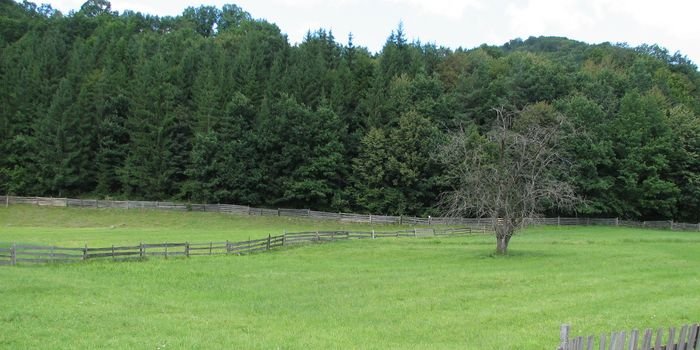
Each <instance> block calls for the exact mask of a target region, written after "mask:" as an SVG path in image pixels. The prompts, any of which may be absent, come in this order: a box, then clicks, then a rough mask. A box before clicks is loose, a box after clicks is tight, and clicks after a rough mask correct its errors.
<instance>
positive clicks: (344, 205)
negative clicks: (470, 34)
mask: <svg viewBox="0 0 700 350" xmlns="http://www.w3.org/2000/svg"><path fill="white" fill-rule="evenodd" d="M387 34H388V38H387V40H386V43H385V44H384V47H383V48H382V50H381V51H380V52H378V53H372V52H369V51H368V50H367V49H366V48H364V47H362V46H360V45H356V43H354V42H353V38H352V36H350V37H348V38H343V39H342V40H338V39H336V38H335V37H334V35H333V33H332V32H331V31H327V30H324V29H318V30H314V31H309V32H308V34H307V35H306V37H305V39H304V40H303V42H301V43H300V44H297V45H291V44H290V43H289V41H288V39H287V37H286V36H285V35H284V33H283V32H282V30H281V29H280V28H278V27H277V26H276V25H275V24H273V23H269V22H267V21H265V20H261V19H255V18H254V17H253V16H252V15H251V14H249V13H247V12H245V11H244V10H243V9H241V8H240V7H238V6H236V5H224V6H223V7H222V8H216V7H211V6H201V7H198V8H187V9H186V10H185V11H184V12H183V13H182V14H181V15H179V16H176V17H157V16H152V15H148V14H142V13H136V12H132V11H125V12H123V13H118V12H116V11H112V10H111V6H110V4H109V2H107V1H105V0H90V1H88V2H86V3H85V4H83V6H82V7H81V9H80V10H79V11H77V12H71V13H69V14H62V13H60V12H58V11H56V10H54V9H52V8H51V7H50V6H47V5H41V6H38V5H35V4H33V3H31V2H27V1H25V2H23V3H16V2H14V1H11V0H0V81H2V84H0V105H1V106H2V109H1V110H0V155H1V156H0V191H1V192H3V193H9V194H21V195H45V196H77V197H99V198H105V197H109V198H130V199H152V200H164V199H176V200H182V201H191V202H222V203H236V204H244V205H255V206H269V207H297V208H312V209H319V210H334V211H339V210H348V211H349V210H352V211H357V212H372V213H376V214H404V215H416V214H420V215H427V214H433V213H435V212H436V210H437V209H436V207H435V205H436V203H437V202H438V196H439V195H440V194H441V193H443V192H444V191H446V189H448V188H450V186H451V184H450V180H449V179H450V177H449V176H446V174H447V172H448V171H449V169H446V167H445V165H444V164H441V163H440V162H439V161H438V160H437V159H436V158H437V157H436V156H435V152H436V150H437V149H439V148H440V145H442V144H443V143H444V142H445V141H446V139H447V135H449V133H450V132H452V131H454V130H458V129H460V128H475V129H476V130H480V131H481V132H485V131H486V130H488V129H489V128H490V127H491V126H492V124H493V123H494V121H495V118H496V115H495V113H493V108H494V107H499V108H505V109H508V110H524V109H526V108H536V109H538V110H539V111H540V112H541V113H544V114H546V113H551V114H562V115H566V116H567V117H568V118H569V119H570V120H571V121H572V123H573V124H575V125H576V128H575V130H576V132H572V133H571V134H570V135H568V137H566V138H565V142H564V148H565V149H564V154H565V156H566V159H567V160H568V161H569V162H570V163H571V167H570V168H571V171H569V172H567V173H565V174H560V176H561V177H562V178H563V179H565V180H566V181H567V182H569V183H571V184H572V185H573V186H574V187H575V190H576V192H577V193H578V194H580V195H581V196H582V197H583V198H584V199H585V201H584V202H582V204H581V205H579V206H578V207H577V208H576V214H577V215H589V216H612V217H621V218H636V219H640V218H641V219H675V220H684V221H692V222H697V221H700V117H699V115H700V74H699V73H698V70H697V67H696V66H695V65H694V64H693V63H692V62H691V61H690V60H688V59H687V58H686V57H685V56H683V55H682V54H680V53H675V54H671V53H669V52H668V51H667V50H665V49H664V48H662V47H659V46H656V45H643V46H640V47H628V46H627V45H624V44H610V43H603V44H595V45H591V44H586V43H583V42H578V41H574V40H570V39H567V38H560V37H537V38H535V37H530V38H528V39H526V40H521V39H515V40H512V41H510V42H508V43H506V44H504V45H502V46H488V45H482V46H480V47H477V48H471V49H462V48H459V49H454V50H453V49H449V48H445V47H440V46H437V45H435V44H425V43H420V42H409V41H408V40H407V39H406V34H405V32H404V28H402V26H400V25H399V26H398V28H397V29H396V30H395V31H393V32H392V33H387ZM341 41H342V42H341ZM550 214H573V213H555V212H551V213H550Z"/></svg>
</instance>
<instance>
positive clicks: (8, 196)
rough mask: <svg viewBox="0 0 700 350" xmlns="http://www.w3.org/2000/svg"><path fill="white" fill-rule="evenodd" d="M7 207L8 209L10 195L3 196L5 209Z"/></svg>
mask: <svg viewBox="0 0 700 350" xmlns="http://www.w3.org/2000/svg"><path fill="white" fill-rule="evenodd" d="M9 207H10V194H9V193H6V194H5V208H9Z"/></svg>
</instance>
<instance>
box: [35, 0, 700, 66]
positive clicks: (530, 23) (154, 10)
mask: <svg viewBox="0 0 700 350" xmlns="http://www.w3.org/2000/svg"><path fill="white" fill-rule="evenodd" d="M47 1H48V2H49V3H50V4H51V5H52V6H53V7H54V8H57V9H59V10H61V11H62V12H64V13H68V11H70V10H77V9H79V8H80V5H81V4H82V3H83V2H84V0H43V1H42V0H35V2H37V3H41V2H47ZM111 3H112V9H113V10H118V11H120V12H121V11H123V10H126V9H130V10H134V11H141V12H144V13H150V14H156V15H177V14H180V13H182V11H183V9H184V8H186V7H188V6H194V7H197V6H199V5H201V4H204V5H215V6H217V7H219V8H221V6H222V5H223V4H225V3H235V4H237V5H238V6H240V7H242V8H243V9H244V10H246V11H248V12H249V13H250V14H251V15H252V16H253V17H254V18H264V19H267V20H268V21H270V22H273V23H275V24H277V25H278V26H279V27H280V29H281V30H282V32H284V33H286V34H287V35H288V37H289V40H290V42H291V43H292V44H294V43H297V42H299V41H301V40H302V38H303V36H304V34H305V33H306V32H307V30H309V29H312V30H313V29H318V28H325V29H330V30H332V31H333V34H334V35H335V38H336V40H337V41H339V42H342V43H345V42H346V41H347V36H348V33H350V32H352V33H353V36H354V44H355V45H356V46H365V47H367V48H369V49H370V50H371V51H375V52H376V51H379V50H380V49H381V47H382V46H383V44H384V42H385V41H386V38H387V37H388V36H389V34H390V33H391V31H392V30H394V29H396V27H397V25H398V23H399V22H400V21H403V23H404V28H405V32H406V34H407V36H408V38H409V40H410V39H420V40H421V41H422V42H431V43H436V44H437V45H441V46H448V47H451V48H457V47H460V46H461V47H464V48H472V47H475V46H479V45H481V44H483V43H487V44H493V45H501V44H503V43H505V42H507V41H509V40H511V39H514V38H522V39H526V38H527V37H529V36H540V35H547V36H565V37H568V38H571V39H575V40H580V41H585V42H588V43H600V42H605V41H609V42H612V43H617V42H627V43H629V44H630V45H632V46H637V45H639V44H642V43H648V44H652V43H656V44H659V45H661V46H663V47H665V48H667V49H668V50H669V52H670V53H674V52H675V51H677V50H678V51H681V53H682V54H684V55H687V56H688V57H689V58H690V59H691V60H692V61H693V62H694V63H696V64H698V63H700V40H699V39H700V21H698V18H699V16H698V14H700V1H698V0H666V1H656V0H491V1H489V0H335V1H332V0H228V1H227V0H149V1H146V0H112V1H111Z"/></svg>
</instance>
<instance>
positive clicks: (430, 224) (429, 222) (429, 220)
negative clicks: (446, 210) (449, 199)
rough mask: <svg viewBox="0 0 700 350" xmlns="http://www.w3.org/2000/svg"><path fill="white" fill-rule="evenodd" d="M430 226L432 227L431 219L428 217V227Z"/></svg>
mask: <svg viewBox="0 0 700 350" xmlns="http://www.w3.org/2000/svg"><path fill="white" fill-rule="evenodd" d="M432 225H433V217H432V216H430V215H428V226H432Z"/></svg>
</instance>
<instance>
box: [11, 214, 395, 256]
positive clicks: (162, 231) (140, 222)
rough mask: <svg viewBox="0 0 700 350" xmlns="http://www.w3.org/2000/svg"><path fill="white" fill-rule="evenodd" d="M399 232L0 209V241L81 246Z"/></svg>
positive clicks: (330, 224) (284, 221)
mask: <svg viewBox="0 0 700 350" xmlns="http://www.w3.org/2000/svg"><path fill="white" fill-rule="evenodd" d="M343 228H345V229H353V230H365V231H367V230H372V228H374V229H376V230H397V229H399V227H398V226H389V225H379V226H375V227H372V226H370V225H364V224H341V223H339V222H335V221H314V220H310V219H304V218H288V217H256V216H238V215H228V214H220V213H196V212H169V211H156V210H124V209H80V208H52V207H34V206H24V205H18V206H11V207H9V208H5V207H1V208H0V242H5V243H7V242H24V243H45V244H54V245H60V246H70V247H82V246H83V245H84V244H86V243H87V244H88V245H90V246H106V245H110V244H137V243H138V242H140V241H143V242H165V241H169V242H185V241H190V242H209V241H212V240H213V241H217V240H218V241H225V240H231V241H242V240H247V239H248V238H253V239H254V238H262V237H267V235H268V234H272V235H278V234H281V233H282V232H284V230H287V232H301V231H309V230H324V229H343Z"/></svg>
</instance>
